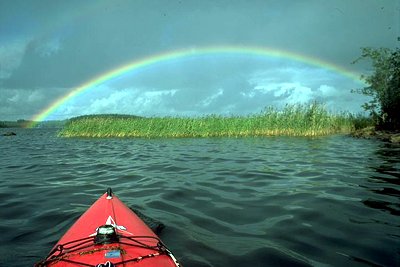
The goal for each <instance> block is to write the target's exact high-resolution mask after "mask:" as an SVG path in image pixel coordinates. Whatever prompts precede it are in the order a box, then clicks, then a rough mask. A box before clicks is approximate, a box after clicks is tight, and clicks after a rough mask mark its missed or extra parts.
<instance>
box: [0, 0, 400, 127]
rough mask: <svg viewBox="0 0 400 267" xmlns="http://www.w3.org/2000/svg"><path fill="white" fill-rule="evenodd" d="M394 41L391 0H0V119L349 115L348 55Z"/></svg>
mask: <svg viewBox="0 0 400 267" xmlns="http://www.w3.org/2000/svg"><path fill="white" fill-rule="evenodd" d="M399 45H400V1H398V0H379V1H378V0H330V1H322V0H260V1H257V0H252V1H247V0H245V1H235V0H229V1H223V0H221V1H218V0H212V1H208V0H204V1H197V0H193V1H188V0H168V1H166V0H165V1H164V0H162V1H161V0H160V1H152V0H143V1H141V0H135V1H128V0H86V1H81V0H69V1H64V0H35V1H25V0H0V120H18V119H40V120H61V119H67V118H71V117H75V116H79V115H84V114H104V113H113V114H115V113H120V114H133V115H140V116H203V115H208V114H219V115H249V114H255V113H260V112H262V111H263V110H264V109H265V108H266V107H269V106H273V107H276V108H282V107H284V106H285V105H287V104H308V103H310V101H319V102H321V103H324V105H326V107H327V108H328V109H329V110H331V111H333V112H342V111H343V112H344V111H346V112H347V111H348V112H352V113H358V112H361V111H362V108H361V104H362V103H364V102H365V101H366V100H367V99H366V98H365V97H364V96H362V95H358V94H354V93H351V90H352V89H357V88H361V87H363V83H362V82H361V81H360V80H359V76H360V75H361V74H368V73H370V72H371V66H370V62H368V61H361V62H360V63H357V64H352V62H353V61H354V60H356V59H357V58H358V57H359V56H360V55H361V48H362V47H373V48H379V47H387V48H392V49H393V48H396V47H399ZM171 55H175V56H171ZM138 62H148V63H146V64H142V65H140V64H139V63H138ZM127 65H131V66H136V67H132V68H131V69H128V70H127V71H124V72H119V74H118V72H117V71H116V70H118V69H121V67H123V66H127ZM113 73H116V74H113ZM117 74H118V75H117ZM107 75H108V76H107ZM102 77H103V78H104V77H110V79H108V78H104V79H101V78H102ZM74 92H75V93H74Z"/></svg>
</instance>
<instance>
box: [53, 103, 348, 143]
mask: <svg viewBox="0 0 400 267" xmlns="http://www.w3.org/2000/svg"><path fill="white" fill-rule="evenodd" d="M355 120H356V119H355V118H354V116H352V115H351V114H347V113H343V114H330V113H329V112H328V111H327V110H326V109H325V107H324V106H322V105H320V104H316V103H314V104H311V105H287V106H286V107H285V108H284V109H283V110H277V109H274V108H267V109H266V110H265V111H264V112H261V113H260V114H255V115H249V116H229V117H226V116H217V115H209V116H205V117H195V118H189V117H152V118H144V117H137V116H126V115H91V116H81V117H77V118H73V119H70V120H69V122H67V123H66V125H65V126H64V128H63V129H62V130H61V131H60V132H59V136H62V137H98V138H103V137H144V138H159V137H173V138H174V137H250V136H278V135H280V136H323V135H330V134H336V133H349V132H350V131H352V130H354V128H355V127H356V125H355Z"/></svg>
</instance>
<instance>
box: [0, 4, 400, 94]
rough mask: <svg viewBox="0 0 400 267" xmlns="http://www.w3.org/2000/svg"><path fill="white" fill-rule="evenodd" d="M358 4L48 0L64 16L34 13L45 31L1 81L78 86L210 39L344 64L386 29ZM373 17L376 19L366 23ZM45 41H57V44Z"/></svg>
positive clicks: (373, 10)
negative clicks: (87, 5) (67, 0)
mask: <svg viewBox="0 0 400 267" xmlns="http://www.w3.org/2000/svg"><path fill="white" fill-rule="evenodd" d="M39 2H40V1H39ZM50 2H52V1H50ZM363 3H364V2H363V1H361V2H359V1H351V2H348V1H331V2H325V3H324V4H321V2H320V1H294V2H290V3H289V4H287V3H286V4H284V3H282V2H281V1H258V2H254V1H253V2H251V3H249V2H244V1H236V2H234V4H232V2H229V3H228V2H224V1H217V2H212V3H211V2H207V1H200V2H197V1H189V2H188V1H183V2H179V1H170V2H169V3H166V2H164V1H162V2H158V3H157V2H155V3H154V2H153V4H152V3H150V4H146V3H145V2H140V1H139V2H137V1H134V2H133V1H132V2H131V1H112V2H109V3H107V4H103V5H101V4H98V5H97V6H98V7H97V8H94V9H93V10H91V9H84V10H83V11H82V12H80V11H79V10H76V8H77V7H78V6H79V2H75V4H76V5H77V6H73V5H71V4H62V5H61V6H57V5H54V4H53V5H50V6H48V7H47V8H46V9H44V10H46V11H47V12H48V13H51V12H54V13H56V14H57V13H61V11H62V10H63V9H64V11H65V9H67V10H69V12H70V13H71V16H70V19H68V18H67V19H65V18H64V19H63V20H62V21H61V22H60V21H58V20H57V16H55V15H53V16H49V17H48V19H47V20H46V19H45V18H44V19H40V20H39V17H40V16H41V15H44V14H43V12H44V10H41V11H40V13H38V14H37V18H36V21H37V23H39V22H41V23H42V24H44V25H46V27H45V29H46V31H44V32H40V34H39V35H36V36H34V37H33V39H32V40H31V41H30V42H29V44H28V45H27V46H26V49H25V53H24V56H23V58H22V61H21V64H20V66H19V68H17V69H16V70H15V71H14V72H13V73H12V75H11V77H9V79H8V80H7V81H5V82H4V84H5V86H7V87H14V88H15V87H19V88H24V87H30V88H32V87H53V86H59V87H71V86H77V85H78V84H80V83H82V82H84V81H86V80H88V79H90V78H91V77H93V76H96V75H99V74H100V73H103V72H106V71H108V70H110V69H113V68H115V67H117V66H119V65H121V64H122V63H125V62H127V61H132V60H133V59H135V58H141V57H144V56H146V55H151V54H154V53H155V52H159V51H164V50H169V49H174V48H176V47H188V46H203V45H206V44H210V43H211V44H213V43H214V44H215V43H216V44H219V43H229V44H243V43H245V44H257V45H261V46H262V45H268V46H272V47H279V48H281V49H288V50H292V51H296V52H299V53H302V54H314V55H316V56H317V57H324V58H326V59H327V60H330V61H332V62H336V63H341V64H344V65H350V62H351V60H350V58H351V59H353V58H355V57H356V55H357V54H356V53H357V52H358V51H357V50H358V49H359V46H360V45H379V42H381V41H379V40H387V39H388V34H390V31H391V29H389V27H391V24H389V23H390V19H385V18H386V15H387V14H388V13H389V12H392V11H390V10H384V9H380V6H379V4H377V3H373V4H372V5H371V4H369V5H365V4H363ZM94 6H95V7H96V4H95V5H94ZM35 10H36V9H35ZM93 11H95V13H94V12H93ZM319 14H320V15H319ZM366 14H368V15H366ZM378 15H379V17H380V18H383V20H382V19H380V20H371V17H374V16H378ZM52 24H53V25H54V28H52V27H51V25H52ZM392 27H393V29H392V30H396V26H395V25H392ZM370 31H372V32H374V35H373V36H371V34H369V32H370ZM52 43H53V45H54V43H58V47H57V49H55V47H54V46H53V47H52V46H51V44H52ZM392 44H395V41H394V40H392ZM349 48H351V49H349ZM52 49H53V50H52ZM349 57H350V58H349Z"/></svg>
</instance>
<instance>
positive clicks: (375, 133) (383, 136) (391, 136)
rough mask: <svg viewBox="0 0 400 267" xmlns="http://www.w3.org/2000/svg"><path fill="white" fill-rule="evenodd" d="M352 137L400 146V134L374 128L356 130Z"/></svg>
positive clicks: (351, 134)
mask: <svg viewBox="0 0 400 267" xmlns="http://www.w3.org/2000/svg"><path fill="white" fill-rule="evenodd" d="M350 136H352V137H355V138H363V139H378V140H381V141H385V142H389V143H392V144H400V132H398V131H397V132H396V131H382V130H376V129H375V127H374V126H370V127H366V128H362V129H358V130H355V131H354V132H352V133H350Z"/></svg>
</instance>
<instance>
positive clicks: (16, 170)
mask: <svg viewBox="0 0 400 267" xmlns="http://www.w3.org/2000/svg"><path fill="white" fill-rule="evenodd" d="M5 131H9V129H7V130H5V129H3V130H1V132H0V133H2V132H5ZM13 131H15V132H16V133H17V136H14V137H2V136H1V137H0V151H1V154H0V266H31V265H32V264H33V263H34V262H36V261H38V260H39V259H41V258H43V257H44V256H46V255H47V253H48V252H49V250H50V249H51V248H52V246H53V245H54V244H55V243H56V241H57V240H58V239H59V238H60V237H61V235H62V234H63V233H64V232H65V231H66V230H67V229H68V228H69V227H70V226H71V225H72V223H73V222H74V221H75V220H76V219H77V218H78V217H79V216H80V215H81V214H82V213H83V212H84V211H85V210H86V209H87V208H88V207H89V206H90V205H91V204H92V203H93V202H94V201H95V200H96V199H97V198H98V197H99V196H100V195H101V194H103V193H104V192H105V190H106V189H107V187H112V188H113V190H114V192H115V194H116V195H118V196H119V198H120V199H121V200H122V201H124V202H125V203H126V204H127V205H128V206H131V207H135V208H136V209H137V210H139V211H141V212H142V213H144V214H146V215H147V216H149V217H151V218H153V219H155V220H158V221H161V222H162V223H164V224H165V225H166V228H165V229H164V230H163V232H162V233H161V235H160V237H161V239H163V241H164V242H165V243H166V244H167V246H168V247H169V248H170V249H171V250H172V251H173V252H174V254H175V256H176V257H177V258H178V259H180V261H181V262H182V263H183V265H184V266H185V267H200V266H215V267H217V266H227V267H228V266H235V267H240V266H400V220H399V218H400V217H399V215H400V200H399V195H400V146H398V145H397V146H396V145H391V144H387V143H384V142H381V141H377V140H363V139H353V138H350V137H346V136H330V137H323V138H293V137H290V138H287V137H267V138H238V139H235V138H209V139H75V138H71V139H65V138H57V137H56V131H55V130H48V129H47V130H45V129H13Z"/></svg>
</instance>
